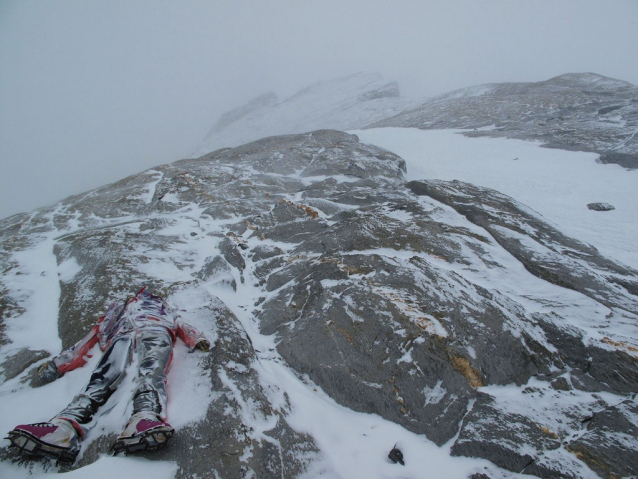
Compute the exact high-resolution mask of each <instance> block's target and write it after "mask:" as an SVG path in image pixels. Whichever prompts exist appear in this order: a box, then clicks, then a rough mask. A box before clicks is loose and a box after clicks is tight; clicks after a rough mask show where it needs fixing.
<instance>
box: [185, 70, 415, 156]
mask: <svg viewBox="0 0 638 479" xmlns="http://www.w3.org/2000/svg"><path fill="white" fill-rule="evenodd" d="M419 103H420V102H415V101H412V100H407V99H404V98H401V96H400V91H399V86H398V84H397V83H396V82H389V81H387V80H386V79H384V78H383V76H382V75H380V74H379V73H369V72H360V73H355V74H353V75H349V76H346V77H341V78H337V79H335V80H329V81H321V82H317V83H313V84H312V85H310V86H308V87H306V88H303V89H302V90H299V91H298V92H297V93H295V94H294V95H292V96H290V97H289V98H286V99H284V100H281V101H279V100H278V98H277V95H275V94H274V93H266V94H264V95H260V96H258V97H256V98H254V99H252V100H251V101H249V102H248V103H246V104H245V105H243V106H240V107H238V108H235V109H233V110H231V111H229V112H226V113H224V114H223V115H221V117H220V118H219V120H218V121H217V123H216V124H215V126H214V127H213V128H212V129H211V131H210V132H209V134H208V135H207V136H206V138H205V139H204V141H203V142H202V144H201V145H200V146H199V147H198V148H197V150H196V151H195V152H194V154H193V156H201V155H204V154H206V153H209V152H210V151H214V150H217V149H219V148H223V147H235V146H239V145H241V144H244V143H246V142H249V141H254V140H257V139H260V138H264V137H267V136H275V135H283V134H293V133H305V132H307V131H312V130H321V129H336V130H351V129H357V128H363V127H364V126H366V125H369V124H370V123H373V122H375V121H379V120H382V119H384V118H387V117H389V116H394V115H396V114H398V113H400V112H401V111H404V110H405V109H406V108H408V107H414V106H417V105H418V104H419Z"/></svg>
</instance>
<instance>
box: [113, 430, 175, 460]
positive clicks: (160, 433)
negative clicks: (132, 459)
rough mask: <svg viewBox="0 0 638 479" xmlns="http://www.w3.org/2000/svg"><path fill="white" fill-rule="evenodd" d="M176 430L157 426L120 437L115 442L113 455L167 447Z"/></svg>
mask: <svg viewBox="0 0 638 479" xmlns="http://www.w3.org/2000/svg"><path fill="white" fill-rule="evenodd" d="M174 432H175V431H174V430H173V428H157V429H153V430H151V431H148V432H146V433H144V434H139V435H136V436H131V437H122V438H118V439H117V441H115V444H113V447H112V448H111V451H112V453H113V455H117V454H119V453H120V452H124V453H125V454H130V453H135V452H142V451H154V450H157V449H160V448H162V447H165V446H166V445H167V444H168V442H169V441H170V439H171V438H172V437H173V433H174Z"/></svg>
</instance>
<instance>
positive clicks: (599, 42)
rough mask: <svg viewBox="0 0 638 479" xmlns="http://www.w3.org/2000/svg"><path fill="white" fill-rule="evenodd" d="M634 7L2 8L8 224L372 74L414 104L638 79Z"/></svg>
mask: <svg viewBox="0 0 638 479" xmlns="http://www.w3.org/2000/svg"><path fill="white" fill-rule="evenodd" d="M637 32H638V2H637V1H636V0H626V1H623V0H614V1H613V2H609V1H605V0H600V1H588V0H577V1H573V0H571V1H570V0H562V1H556V0H517V1H511V0H499V1H495V0H494V1H480V0H465V1H461V0H441V1H433V0H420V1H416V0H415V1H407V0H393V1H392V2H390V1H374V0H365V1H363V0H361V1H359V0H340V1H327V0H322V1H302V0H296V1H292V0H291V1H283V0H279V1H242V0H232V1H230V0H229V1H221V0H219V1H215V0H209V1H195V0H181V1H161V0H121V1H115V0H105V1H91V0H74V1H71V0H48V1H47V0H39V1H33V0H16V1H10V0H0V162H1V163H0V166H1V170H0V178H1V180H0V218H3V217H6V216H9V215H12V214H15V213H18V212H22V211H30V210H32V209H34V208H36V207H40V206H46V205H49V204H52V203H54V202H56V201H58V200H60V199H62V198H64V197H66V196H69V195H71V194H77V193H80V192H83V191H86V190H89V189H91V188H95V187H98V186H101V185H104V184H106V183H110V182H113V181H116V180H118V179H121V178H123V177H125V176H127V175H130V174H133V173H136V172H139V171H142V170H144V169H146V168H149V167H152V166H155V165H159V164H164V163H168V162H171V161H175V160H177V159H180V158H184V157H187V156H188V155H189V153H190V152H192V151H193V150H194V149H195V148H196V147H197V146H198V144H199V143H200V142H201V141H202V140H203V138H204V136H205V135H206V133H207V132H208V130H210V128H211V127H212V125H213V124H214V123H215V121H216V120H217V119H218V117H219V116H220V115H221V114H222V113H224V112H225V111H227V110H229V109H231V108H234V107H236V106H239V105H241V104H243V103H245V102H246V101H248V100H249V99H251V98H252V97H254V96H256V95H258V94H261V93H264V92H267V91H275V92H276V93H277V94H278V95H279V97H280V98H285V97H287V96H289V95H292V94H293V93H295V92H296V91H297V90H298V89H301V88H303V87H305V86H307V85H309V84H311V83H314V82H316V81H320V80H329V79H333V78H336V77H340V76H345V75H350V74H352V73H356V72H359V71H377V72H380V73H381V74H383V75H384V77H385V78H386V79H387V80H388V81H397V82H398V83H399V85H400V87H401V91H402V94H403V95H404V96H419V97H421V96H431V95H435V94H439V93H444V92H446V91H450V90H453V89H456V88H461V87H465V86H470V85H475V84H480V83H487V82H504V81H540V80H545V79H548V78H550V77H552V76H555V75H559V74H562V73H568V72H595V73H599V74H602V75H607V76H611V77H614V78H619V79H622V80H626V81H630V82H632V83H634V84H638V61H636V60H637V57H636V52H637V51H638V33H637Z"/></svg>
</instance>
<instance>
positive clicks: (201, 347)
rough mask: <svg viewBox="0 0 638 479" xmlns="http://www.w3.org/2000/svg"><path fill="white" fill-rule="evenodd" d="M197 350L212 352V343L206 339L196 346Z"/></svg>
mask: <svg viewBox="0 0 638 479" xmlns="http://www.w3.org/2000/svg"><path fill="white" fill-rule="evenodd" d="M195 349H199V350H200V351H210V342H209V341H208V340H206V339H202V340H201V341H200V342H199V343H197V344H196V345H195Z"/></svg>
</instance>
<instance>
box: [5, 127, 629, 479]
mask: <svg viewBox="0 0 638 479" xmlns="http://www.w3.org/2000/svg"><path fill="white" fill-rule="evenodd" d="M404 171H405V163H404V161H403V160H402V159H401V158H400V157H398V156H396V155H394V154H393V153H391V152H388V151H386V150H383V149H380V148H378V147H374V146H370V145H364V144H361V143H359V141H358V139H357V138H356V136H354V135H348V134H345V133H341V132H337V131H316V132H313V133H308V134H302V135H289V136H282V137H271V138H265V139H262V140H259V141H256V142H253V143H250V144H247V145H244V146H241V147H238V148H233V149H223V150H219V151H215V152H213V153H210V154H207V155H204V156H202V157H200V158H197V159H189V160H183V161H179V162H176V163H173V164H170V165H164V166H160V167H157V168H154V169H152V170H149V171H146V172H144V173H141V174H139V175H134V176H131V177H129V178H126V179H124V180H122V181H120V182H118V183H115V184H113V185H108V186H105V187H103V188H101V189H98V190H95V191H92V192H89V193H87V194H84V195H79V196H76V197H72V198H69V199H67V200H65V201H63V202H61V203H59V204H58V205H56V206H54V207H52V208H48V209H43V210H38V211H36V212H33V213H31V214H25V215H18V216H14V217H12V218H8V219H6V220H3V221H2V222H0V241H1V243H0V244H1V248H0V261H1V264H2V271H3V276H2V279H1V282H2V286H1V289H0V295H1V298H2V317H1V319H0V327H1V328H2V329H1V331H3V335H2V337H1V338H0V339H1V340H2V349H1V350H0V354H1V356H0V362H2V365H1V367H2V368H4V371H5V373H4V380H5V381H6V384H9V385H11V386H10V387H13V388H16V387H17V388H26V387H29V384H31V385H32V386H38V385H37V384H35V383H34V382H33V379H32V378H33V373H34V370H35V364H37V363H38V361H39V360H41V359H42V358H43V357H47V356H48V355H49V353H48V352H46V351H42V350H31V349H30V348H28V347H25V346H24V345H22V344H19V342H18V341H13V342H12V339H11V331H12V330H14V329H15V327H16V325H17V324H19V322H20V321H21V319H22V318H24V313H25V311H26V310H28V308H29V304H30V300H31V299H32V298H34V297H36V296H37V291H34V290H33V289H30V287H29V282H28V281H27V282H26V283H24V282H19V281H18V280H19V279H20V278H24V277H28V278H29V279H30V280H31V281H32V282H33V281H34V278H39V280H40V281H49V282H50V283H51V284H53V285H57V286H58V288H59V301H58V308H59V321H58V330H59V334H60V337H61V338H62V343H63V346H64V347H68V346H69V345H71V344H73V343H74V342H75V341H76V340H77V339H79V338H80V337H82V335H83V334H84V332H85V331H86V330H87V329H88V328H89V327H90V326H91V324H92V322H93V318H95V317H96V316H97V315H99V314H100V313H101V312H102V310H103V309H104V307H105V305H106V304H107V303H108V302H110V301H112V300H122V299H124V298H125V297H126V295H127V294H128V293H130V292H131V288H132V287H133V285H135V286H137V285H141V284H147V285H149V287H150V288H151V289H154V290H158V291H161V292H164V293H165V294H167V295H168V297H169V301H171V303H173V304H174V305H176V306H177V307H179V308H180V309H182V310H185V311H184V313H183V314H184V315H185V317H186V319H187V320H188V321H190V322H192V323H193V324H195V325H198V326H199V327H201V328H202V329H204V330H205V331H207V334H209V335H211V337H212V338H213V339H214V343H215V345H214V348H213V354H211V355H210V356H204V357H201V358H198V359H197V360H196V367H197V368H199V370H200V371H201V377H202V378H203V379H204V380H205V382H206V385H207V386H206V387H207V388H209V390H210V399H209V400H210V403H209V405H208V408H207V412H206V415H205V417H204V418H202V419H201V420H199V421H198V422H196V423H193V424H190V425H188V426H186V427H185V428H184V429H182V430H179V431H178V434H177V436H176V439H175V440H174V442H173V443H172V444H171V445H170V447H169V448H167V449H166V450H165V451H162V452H160V453H159V454H157V455H154V456H150V455H149V458H151V457H153V458H159V459H168V460H173V461H176V462H177V464H178V465H179V472H178V477H192V476H193V475H200V476H202V475H205V474H211V473H213V472H214V473H215V474H217V475H219V476H220V477H229V478H232V477H255V476H256V477H274V476H277V477H300V476H303V475H304V474H306V476H310V477H312V475H313V473H314V474H317V471H318V470H322V471H324V473H325V474H328V475H330V474H333V475H338V471H330V465H329V464H327V463H326V461H325V457H324V456H323V455H322V452H321V450H320V448H319V447H318V446H317V444H316V443H315V441H314V440H313V438H312V436H310V435H308V434H306V433H303V432H299V431H297V430H296V429H295V428H294V427H292V426H291V424H290V423H289V421H288V417H289V414H290V411H291V409H292V408H294V405H291V404H290V402H289V399H288V397H287V394H286V391H285V388H284V386H283V385H282V384H280V383H277V382H276V381H274V382H273V380H272V378H269V377H267V376H266V375H264V373H263V371H264V370H263V365H264V364H273V363H276V364H279V365H281V366H280V367H284V368H287V369H289V370H290V371H292V372H293V374H295V375H296V376H297V378H298V380H299V381H301V382H303V383H306V384H307V386H308V387H311V388H312V387H314V388H321V389H322V390H323V391H324V392H325V393H327V394H328V395H329V396H330V397H332V398H333V399H335V400H336V401H337V402H339V403H340V404H342V405H344V406H347V407H349V408H351V409H353V410H355V411H361V412H367V413H374V414H377V415H380V416H381V417H384V418H386V419H388V420H390V421H393V422H395V423H397V424H400V425H402V426H403V427H404V428H406V429H408V430H410V431H413V432H416V433H418V434H422V435H424V436H426V437H427V438H428V439H430V440H431V441H433V442H435V443H436V444H438V445H444V444H447V445H449V446H451V452H452V454H453V455H459V456H469V457H478V458H485V459H488V460H489V461H491V462H492V463H493V464H494V466H493V468H492V469H491V470H488V471H487V474H488V477H490V476H489V475H493V476H494V477H507V475H506V474H507V473H508V471H509V472H510V473H511V474H514V473H524V474H532V475H536V476H538V477H573V478H589V477H597V476H600V477H608V478H611V477H618V476H623V475H624V476H627V475H635V474H638V463H636V457H638V454H636V452H638V440H636V434H635V420H634V419H635V417H636V414H638V388H637V386H636V385H637V384H638V340H637V338H638V331H637V329H638V328H637V326H638V296H637V293H638V273H637V272H635V271H633V270H629V269H627V268H625V267H623V266H621V265H618V264H616V263H614V262H613V261H610V260H608V259H606V258H603V257H601V256H600V255H599V254H598V252H597V251H596V250H595V249H593V248H591V247H589V246H588V245H586V244H583V243H580V242H578V241H576V240H574V239H571V238H568V237H565V236H564V235H563V234H561V233H560V232H559V231H557V230H556V229H555V228H553V227H552V226H551V225H549V224H547V223H546V222H545V221H544V220H543V218H542V217H540V215H538V214H537V213H535V212H534V211H531V210H530V209H528V208H526V207H525V206H524V205H521V204H519V203H517V202H516V201H514V200H512V199H511V198H509V197H507V196H505V195H502V194H500V193H498V192H496V191H493V190H489V189H485V188H479V187H476V186H473V185H470V184H467V183H461V182H443V181H435V180H428V181H418V182H411V183H406V182H405V180H404V179H403V173H404ZM36 249H38V250H39V251H40V250H42V251H48V254H49V255H50V256H51V255H54V259H55V261H54V266H53V267H52V268H51V269H48V270H46V269H45V270H44V271H42V274H40V273H39V270H38V272H37V274H36V273H33V272H32V271H30V270H29V268H28V267H27V266H26V264H25V263H24V262H23V258H24V257H25V256H24V255H25V254H26V253H28V252H29V251H34V250H36ZM69 265H71V266H73V267H72V268H70V266H69ZM42 268H43V269H44V266H42ZM69 268H70V269H71V272H70V273H69V272H68V271H69ZM65 271H66V272H65ZM56 272H57V274H56ZM30 274H32V275H33V276H29V275H30ZM237 296H241V297H242V299H241V302H239V300H238V299H237V298H236V297H237ZM228 304H233V305H237V304H241V305H243V306H242V307H241V308H239V309H238V308H237V307H236V306H235V307H233V308H232V309H229V307H228V306H227V305H228ZM265 338H266V339H267V338H271V339H272V341H273V342H272V348H270V349H267V348H264V347H263V345H264V344H269V343H268V342H267V340H266V339H265ZM192 361H195V360H192ZM9 370H10V374H9V373H8V371H9ZM62 380H64V378H63V379H62ZM603 437H604V438H605V440H604V441H602V440H601V438H603ZM111 439H112V437H111V436H109V435H108V434H105V435H102V436H99V437H98V438H97V439H95V440H94V441H92V442H91V443H90V444H88V445H87V448H86V451H85V452H84V454H83V456H82V457H81V459H80V461H79V463H78V465H77V466H78V467H81V466H82V465H85V464H87V463H90V462H92V461H95V460H96V459H97V458H98V456H99V454H103V453H105V452H106V451H107V450H108V446H109V444H110V440H111ZM202 447H205V448H207V449H206V450H207V451H208V452H207V454H206V455H205V456H202V455H201V454H198V452H197V451H199V450H200V448H202ZM2 460H4V461H14V460H15V458H14V456H12V455H11V454H10V453H9V452H7V451H4V452H3V453H2ZM407 460H408V461H409V458H407ZM205 471H206V472H205ZM211 471H212V472H211ZM313 471H314V472H313ZM477 474H478V471H477ZM504 474H505V475H504ZM484 475H485V474H483V476H484ZM479 476H480V475H479ZM479 476H476V477H479ZM480 477H482V476H480ZM512 477H514V476H512Z"/></svg>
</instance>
